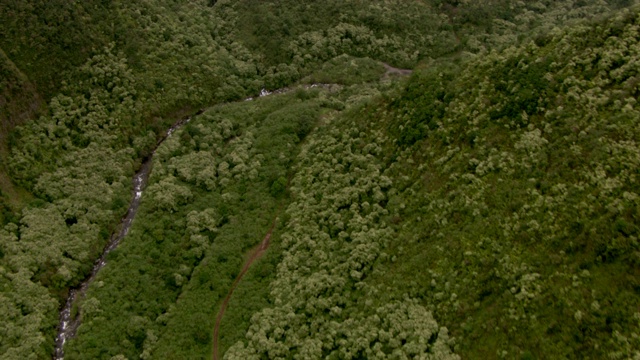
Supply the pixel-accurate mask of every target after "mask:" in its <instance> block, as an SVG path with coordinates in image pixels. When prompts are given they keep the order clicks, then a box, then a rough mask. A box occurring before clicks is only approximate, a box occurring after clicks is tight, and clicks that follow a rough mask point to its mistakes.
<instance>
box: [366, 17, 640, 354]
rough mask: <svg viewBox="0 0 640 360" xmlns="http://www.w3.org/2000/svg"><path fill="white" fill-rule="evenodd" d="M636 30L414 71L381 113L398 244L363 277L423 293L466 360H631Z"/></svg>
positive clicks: (619, 25)
mask: <svg viewBox="0 0 640 360" xmlns="http://www.w3.org/2000/svg"><path fill="white" fill-rule="evenodd" d="M637 19H638V10H637V9H636V10H635V11H633V12H631V13H624V12H623V13H621V14H619V15H617V16H616V17H614V18H613V19H611V20H607V21H605V22H601V23H598V24H593V25H584V26H580V27H576V28H573V29H570V30H568V31H566V32H556V33H554V34H552V35H549V36H547V37H545V38H539V39H537V40H536V42H535V43H534V42H531V43H530V44H528V45H525V46H522V47H520V48H514V49H508V50H506V51H504V52H500V53H491V54H486V55H484V56H482V57H479V58H478V59H476V60H472V61H470V62H469V63H466V64H462V65H460V68H459V69H458V70H455V71H452V70H451V69H450V68H449V69H447V68H435V69H431V70H427V71H423V72H422V73H420V74H418V75H416V76H415V77H414V78H413V79H412V81H411V83H410V84H409V86H408V87H407V89H406V90H405V92H404V93H403V94H402V95H401V96H399V97H397V98H396V99H394V100H392V101H390V102H387V103H385V104H382V107H383V109H385V112H384V113H386V115H385V116H382V120H383V122H384V123H385V130H386V132H387V133H388V134H389V136H390V137H391V138H392V139H396V140H395V141H393V142H390V143H389V145H388V146H389V147H388V148H387V150H386V155H385V158H386V161H387V166H388V167H387V171H386V174H387V175H388V176H390V177H391V178H392V179H394V186H395V188H396V189H397V191H396V194H395V196H393V197H391V198H390V200H389V204H390V206H389V211H390V212H391V213H392V217H391V219H390V221H391V222H392V223H394V224H396V226H395V229H396V236H395V237H394V238H395V239H397V240H396V241H394V242H393V243H392V245H391V247H390V249H389V250H388V253H389V255H390V260H389V261H383V262H381V263H380V264H379V265H378V266H379V271H377V272H376V275H374V276H372V277H371V278H369V279H368V281H369V282H371V283H374V284H375V283H382V284H386V285H387V286H389V287H390V288H391V289H393V290H392V291H390V292H388V293H386V294H385V295H387V297H388V298H390V299H393V298H395V297H397V296H401V294H407V295H409V296H416V297H419V298H421V299H422V303H424V304H425V305H426V306H428V307H429V308H430V309H432V310H433V311H434V314H435V316H436V318H437V319H438V320H439V321H440V322H441V323H443V324H444V325H446V326H447V327H449V329H450V330H451V334H453V335H454V336H455V337H457V338H458V345H457V347H456V351H458V352H459V353H460V354H461V355H462V356H463V357H468V358H494V357H502V356H504V357H507V358H514V357H522V358H549V357H555V356H558V357H567V358H604V357H606V356H612V357H613V358H625V357H628V356H635V355H637V352H636V351H637V348H638V345H639V344H638V343H637V337H636V335H634V334H637V332H638V329H639V326H640V323H639V320H638V313H637V309H638V306H639V305H640V300H639V297H638V281H637V279H638V274H640V268H639V267H638V264H639V263H640V262H639V261H638V259H639V258H638V254H640V253H639V252H638V250H640V249H639V248H638V242H637V236H638V222H639V221H640V217H639V214H640V213H639V212H638V209H639V208H638V189H639V188H638V185H639V184H638V182H637V181H638V180H637V169H638V160H639V159H638V153H639V152H638V150H639V149H638V148H637V142H638V141H639V140H640V133H638V127H637V121H638V120H639V119H640V118H639V117H638V116H639V114H640V113H639V112H638V108H637V105H636V101H635V99H636V98H637V96H638V89H637V85H636V84H637V77H636V76H637V65H636V59H637V58H638V56H639V55H640V54H639V53H638V45H637V44H638V43H637V41H638V38H637V36H636V35H635V34H637V29H638V22H637V21H638V20H637ZM380 113H381V111H379V110H377V111H375V112H372V113H371V114H372V116H373V117H374V118H378V117H379V115H378V114H380ZM369 121H370V120H369ZM387 297H384V300H383V301H388V299H387ZM634 354H635V355H634Z"/></svg>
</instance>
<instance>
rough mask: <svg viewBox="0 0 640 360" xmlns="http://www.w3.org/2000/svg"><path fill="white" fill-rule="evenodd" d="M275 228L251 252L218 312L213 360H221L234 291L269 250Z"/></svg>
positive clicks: (273, 226)
mask: <svg viewBox="0 0 640 360" xmlns="http://www.w3.org/2000/svg"><path fill="white" fill-rule="evenodd" d="M275 226H276V221H275V220H274V221H273V225H271V228H270V229H269V231H268V232H267V235H265V237H264V239H263V240H262V242H261V243H260V245H258V246H257V247H256V248H254V249H253V250H252V251H251V255H250V256H249V259H248V260H247V262H246V263H245V264H244V266H243V267H242V271H240V274H238V276H237V277H236V279H235V280H234V281H233V284H232V285H231V289H230V290H229V293H228V294H227V296H226V297H225V298H224V301H223V302H222V306H221V307H220V311H219V312H218V316H217V317H216V325H215V327H214V329H213V360H218V359H220V355H219V349H218V347H219V344H218V342H219V338H220V324H221V323H222V317H223V316H224V312H225V311H226V310H227V306H229V301H230V300H231V295H233V291H234V290H235V289H236V287H238V284H239V283H240V280H242V277H244V275H245V274H246V273H247V271H248V270H249V268H250V267H251V265H252V264H253V263H254V262H255V261H256V260H258V259H259V258H260V257H261V256H262V255H263V254H264V253H265V251H267V249H268V248H269V243H270V241H271V233H273V229H274V228H275Z"/></svg>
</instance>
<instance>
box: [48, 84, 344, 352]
mask: <svg viewBox="0 0 640 360" xmlns="http://www.w3.org/2000/svg"><path fill="white" fill-rule="evenodd" d="M333 86H335V84H322V83H315V84H310V85H303V86H302V88H303V89H311V88H316V87H319V88H324V89H328V90H331V88H332V87H333ZM291 90H295V88H281V89H277V90H274V91H267V90H265V89H262V91H261V92H260V94H259V96H258V97H265V96H269V95H275V94H283V93H287V92H289V91H291ZM253 99H254V98H252V97H249V98H246V99H244V101H251V100H253ZM203 112H204V110H200V111H198V112H197V113H196V114H195V115H200V114H202V113H203ZM189 120H191V117H187V118H183V119H181V120H179V121H178V122H176V123H175V124H173V126H171V127H170V128H169V129H168V130H167V132H166V134H165V135H164V137H162V138H161V139H160V140H159V141H158V143H157V144H156V147H155V148H154V149H153V152H152V153H151V155H149V157H147V158H146V159H145V160H144V162H143V163H142V166H141V167H140V170H138V172H137V173H136V175H135V176H134V178H133V199H132V200H131V204H130V205H129V209H128V210H127V214H126V215H125V216H124V217H123V218H122V221H121V223H120V231H119V232H117V233H114V234H113V235H112V236H111V239H110V240H109V243H107V246H105V248H104V251H103V252H102V255H100V257H99V258H98V260H96V261H95V263H94V265H93V269H92V270H91V273H90V274H89V276H87V278H85V279H84V281H82V283H80V285H79V286H78V287H76V288H73V289H71V290H69V296H68V297H67V301H66V303H65V305H64V307H63V308H62V310H60V321H59V323H58V335H57V337H56V348H55V352H54V355H53V359H54V360H63V359H64V344H65V342H66V341H67V340H68V339H71V338H73V337H74V336H75V335H76V331H77V330H78V327H79V326H80V322H81V320H82V319H81V317H80V316H79V315H76V316H75V317H74V316H72V314H71V309H72V308H73V306H74V304H75V303H76V302H77V301H78V300H79V299H81V298H83V297H84V295H85V293H86V291H87V288H89V285H90V284H91V283H92V282H93V280H94V279H95V278H96V275H97V274H98V272H99V271H100V269H102V268H103V267H104V266H105V265H106V263H107V261H106V259H107V255H108V254H109V253H110V252H111V251H112V250H113V249H115V248H116V247H118V244H120V241H121V240H122V239H123V238H124V237H125V236H126V235H127V233H129V229H130V228H131V224H132V223H133V219H134V218H135V216H136V214H137V212H138V207H139V206H140V200H141V198H142V191H143V190H144V188H145V185H146V184H147V179H148V178H149V173H150V172H151V161H152V160H153V155H154V154H155V152H156V149H158V147H159V146H160V144H162V142H164V140H165V139H166V138H168V137H169V136H171V134H172V133H173V132H174V131H176V130H177V129H179V128H180V127H181V126H183V125H185V124H186V123H188V122H189ZM266 241H268V239H267V240H266ZM265 249H266V248H265ZM262 250H264V249H262Z"/></svg>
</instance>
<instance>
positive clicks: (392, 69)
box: [382, 63, 413, 76]
mask: <svg viewBox="0 0 640 360" xmlns="http://www.w3.org/2000/svg"><path fill="white" fill-rule="evenodd" d="M382 65H383V66H384V68H385V70H387V72H386V73H385V74H384V75H385V76H389V75H401V76H406V75H411V74H412V73H413V70H409V69H399V68H396V67H393V66H391V65H389V64H387V63H382Z"/></svg>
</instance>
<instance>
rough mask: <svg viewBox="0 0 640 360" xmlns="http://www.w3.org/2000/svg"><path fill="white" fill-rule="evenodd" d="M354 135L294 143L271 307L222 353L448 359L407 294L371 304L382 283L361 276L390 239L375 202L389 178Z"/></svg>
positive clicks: (337, 132) (433, 326)
mask: <svg viewBox="0 0 640 360" xmlns="http://www.w3.org/2000/svg"><path fill="white" fill-rule="evenodd" d="M333 121H337V120H335V119H334V120H333ZM333 121H332V123H333ZM358 134H359V131H358V129H357V127H356V128H351V129H350V130H347V131H346V132H344V129H340V128H339V127H338V128H334V129H333V130H327V129H325V130H324V131H323V133H322V134H318V135H316V136H313V137H312V138H310V139H308V143H306V144H305V145H304V146H303V149H302V151H301V153H300V155H299V157H298V163H297V165H296V168H297V172H296V176H295V177H294V179H293V180H292V184H291V189H290V190H291V192H292V196H293V198H294V199H295V200H294V201H293V202H292V203H291V205H289V207H288V209H287V215H288V217H289V221H288V223H287V225H286V229H285V231H284V233H283V234H282V241H283V243H282V247H283V251H284V253H283V259H282V261H281V262H280V264H279V265H278V271H277V275H276V279H275V280H274V281H273V283H272V285H271V297H272V298H273V300H272V301H273V306H268V307H267V308H265V309H263V310H262V311H260V312H258V313H257V314H255V315H254V316H253V317H252V318H251V327H250V328H249V331H248V332H247V340H248V343H246V344H245V343H243V342H239V343H237V344H236V345H234V346H233V347H232V348H231V349H230V350H229V352H228V353H227V354H226V355H225V358H228V359H253V358H255V359H258V358H260V357H261V356H264V355H267V354H268V356H269V357H270V358H283V357H284V358H305V359H309V358H324V357H328V358H358V357H366V358H376V359H377V358H386V357H387V356H390V355H391V356H394V357H398V358H407V357H408V356H419V357H420V358H425V359H426V358H442V359H444V358H457V357H456V356H453V355H451V354H450V352H449V351H450V350H449V348H448V345H449V339H448V338H447V335H446V329H441V330H440V329H439V328H438V325H437V323H436V322H435V320H433V318H432V316H431V314H430V313H429V312H428V311H427V310H426V309H424V308H423V307H422V306H420V305H418V304H417V303H416V302H414V301H412V300H405V301H404V302H398V303H391V304H387V305H384V306H379V307H376V306H375V305H374V302H375V301H374V298H375V296H376V294H377V293H378V292H380V291H382V289H379V288H377V287H375V286H369V285H367V284H366V283H365V282H363V281H362V280H364V279H365V278H366V277H367V275H369V273H370V272H371V269H372V265H373V264H374V262H375V261H376V259H377V258H378V257H379V256H380V254H381V252H382V251H383V250H384V248H385V247H386V246H387V244H388V241H389V240H390V238H391V237H392V232H391V229H389V228H388V226H387V225H386V224H385V222H384V221H381V220H382V218H383V217H384V216H385V215H386V214H387V210H385V209H384V207H383V206H381V205H380V204H381V203H382V202H383V201H384V200H386V196H385V194H384V192H385V191H386V190H388V189H389V187H390V186H391V185H392V183H391V181H390V180H389V179H388V178H387V177H384V176H382V175H381V171H380V164H379V163H378V162H377V161H376V158H375V156H374V155H375V154H376V153H377V152H379V150H380V147H379V145H378V144H376V143H375V142H373V143H371V144H369V145H368V146H366V147H364V148H362V145H363V143H362V139H360V137H359V135H358ZM361 149H362V150H361ZM438 333H441V334H442V337H441V338H440V337H439V336H438ZM436 339H437V340H436ZM392 354H393V355H392ZM427 354H430V355H427Z"/></svg>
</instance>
